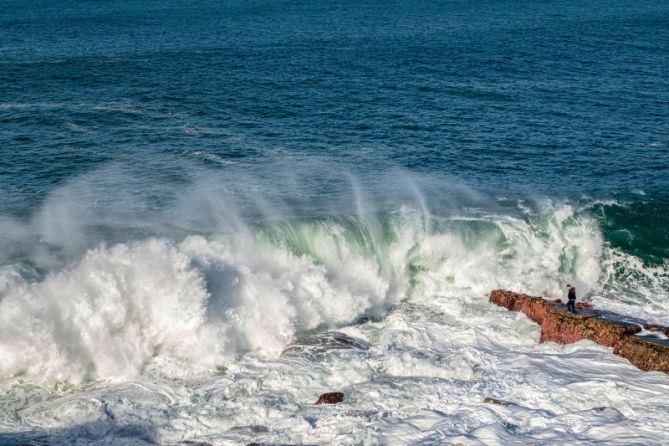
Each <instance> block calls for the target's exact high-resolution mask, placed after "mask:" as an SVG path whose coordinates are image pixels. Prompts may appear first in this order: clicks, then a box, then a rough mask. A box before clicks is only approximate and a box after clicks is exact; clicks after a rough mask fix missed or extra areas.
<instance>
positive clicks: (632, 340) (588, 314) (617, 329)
mask: <svg viewBox="0 0 669 446" xmlns="http://www.w3.org/2000/svg"><path fill="white" fill-rule="evenodd" d="M490 302H493V303H495V304H497V305H499V306H501V307H504V308H506V309H508V310H510V311H522V312H523V313H525V314H526V315H527V317H529V318H530V319H532V320H533V321H534V322H536V323H537V324H539V325H540V326H541V338H540V342H544V341H552V342H557V343H560V344H567V343H571V342H576V341H580V340H582V339H589V340H591V341H594V342H596V343H598V344H601V345H604V346H606V347H612V348H613V353H615V354H616V355H619V356H622V357H623V358H625V359H627V360H628V361H630V362H631V363H632V364H634V365H635V366H637V367H638V368H640V369H641V370H653V371H660V372H664V373H669V347H666V346H664V345H661V344H658V343H655V342H652V341H649V340H646V339H643V338H640V337H637V336H634V335H635V334H636V333H638V332H639V331H641V328H640V327H639V326H637V325H632V324H626V323H623V322H616V321H610V320H606V319H600V318H598V317H597V313H596V312H595V311H593V310H592V306H591V305H590V304H585V303H584V302H580V304H585V305H587V306H579V305H578V304H577V308H581V309H582V310H585V311H581V312H579V313H577V314H571V313H568V312H566V311H565V309H564V306H563V305H561V304H556V303H555V302H554V301H549V300H546V299H543V298H541V297H534V296H528V295H527V294H519V293H513V292H510V291H504V290H495V291H493V292H492V293H490ZM663 328H664V327H663Z"/></svg>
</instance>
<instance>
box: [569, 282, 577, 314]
mask: <svg viewBox="0 0 669 446" xmlns="http://www.w3.org/2000/svg"><path fill="white" fill-rule="evenodd" d="M567 288H568V289H569V293H568V294H567V298H568V299H569V301H568V302H567V311H570V312H572V313H574V314H576V288H574V287H573V286H571V285H570V284H567Z"/></svg>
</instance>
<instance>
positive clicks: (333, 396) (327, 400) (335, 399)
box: [316, 392, 344, 404]
mask: <svg viewBox="0 0 669 446" xmlns="http://www.w3.org/2000/svg"><path fill="white" fill-rule="evenodd" d="M342 401H344V394H343V393H341V392H329V393H324V394H322V395H321V396H319V397H318V401H316V404H337V403H341V402H342Z"/></svg>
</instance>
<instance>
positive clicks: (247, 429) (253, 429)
mask: <svg viewBox="0 0 669 446" xmlns="http://www.w3.org/2000/svg"><path fill="white" fill-rule="evenodd" d="M230 432H244V433H251V434H264V433H267V432H269V429H268V428H267V427H265V426H260V425H249V426H235V427H233V428H232V429H230Z"/></svg>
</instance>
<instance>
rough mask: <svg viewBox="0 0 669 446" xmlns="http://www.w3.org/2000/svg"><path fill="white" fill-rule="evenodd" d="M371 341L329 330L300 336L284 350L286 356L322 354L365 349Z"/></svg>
mask: <svg viewBox="0 0 669 446" xmlns="http://www.w3.org/2000/svg"><path fill="white" fill-rule="evenodd" d="M368 348H369V343H367V342H366V341H364V340H362V339H357V338H354V337H352V336H349V335H347V334H345V333H341V332H338V331H328V332H325V333H320V334H317V335H313V336H308V337H304V338H300V339H298V340H297V342H295V343H294V344H291V345H289V346H288V347H286V349H285V350H284V351H283V353H282V355H284V356H322V355H324V354H327V353H329V352H332V351H338V350H353V351H355V350H357V351H364V350H367V349H368Z"/></svg>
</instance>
